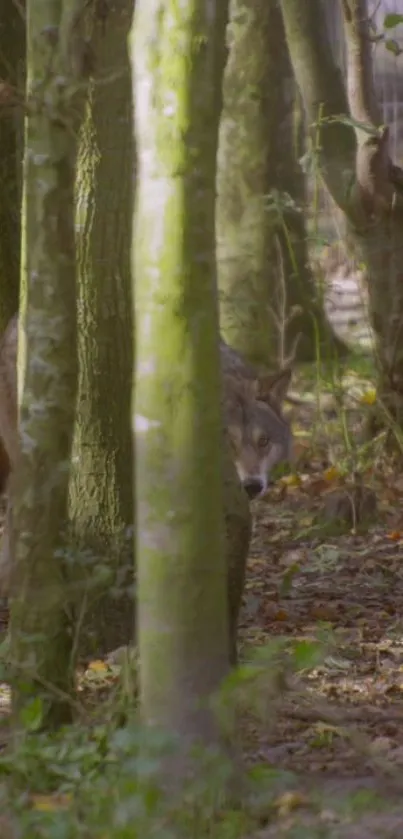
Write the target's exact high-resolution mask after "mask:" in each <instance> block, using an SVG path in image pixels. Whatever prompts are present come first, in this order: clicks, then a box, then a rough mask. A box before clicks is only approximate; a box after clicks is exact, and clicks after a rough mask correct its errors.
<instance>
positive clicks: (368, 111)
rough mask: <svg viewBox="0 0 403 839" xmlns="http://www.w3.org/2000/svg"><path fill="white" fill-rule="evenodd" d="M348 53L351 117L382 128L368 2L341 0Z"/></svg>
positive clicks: (348, 89) (364, 0)
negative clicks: (373, 63)
mask: <svg viewBox="0 0 403 839" xmlns="http://www.w3.org/2000/svg"><path fill="white" fill-rule="evenodd" d="M341 7H342V12H343V23H344V32H345V37H346V50H347V96H348V102H349V106H350V113H351V116H352V117H353V118H354V119H355V120H357V121H358V122H363V123H367V124H369V125H374V126H379V125H381V123H382V118H381V113H380V109H379V106H378V102H377V99H376V95H375V89H374V81H373V75H372V56H371V41H370V38H369V30H368V14H367V0H341Z"/></svg>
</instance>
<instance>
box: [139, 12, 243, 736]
mask: <svg viewBox="0 0 403 839" xmlns="http://www.w3.org/2000/svg"><path fill="white" fill-rule="evenodd" d="M225 5H226V4H223V3H214V4H212V3H206V2H204V0H198V2H197V3H191V2H189V3H184V4H181V5H180V6H178V5H177V4H176V3H173V2H171V1H170V0H165V2H162V1H161V0H154V2H151V3H150V0H137V4H136V12H135V19H134V32H133V40H132V45H131V50H132V62H133V72H134V91H135V107H136V117H137V123H136V129H137V144H138V156H139V173H138V192H137V204H136V216H135V239H134V260H133V271H134V275H135V285H136V294H135V313H136V327H137V340H136V391H135V421H134V427H135V435H134V439H135V452H136V501H137V520H138V527H137V531H136V541H137V562H138V575H139V581H138V590H139V651H140V682H141V705H142V711H143V716H144V718H145V719H146V720H147V722H152V723H157V724H159V725H161V726H162V727H164V728H166V729H168V730H170V731H174V732H177V733H180V734H181V736H182V737H183V738H184V741H185V743H188V742H189V740H190V741H192V740H193V739H194V738H196V739H202V740H203V742H204V743H208V742H209V741H210V742H211V741H214V740H215V739H216V731H215V726H214V723H213V718H212V716H211V714H210V713H209V711H208V708H207V707H206V705H205V702H206V701H207V700H208V698H209V696H210V694H211V693H212V691H214V690H215V689H216V688H217V687H218V685H219V683H220V681H221V679H222V678H223V676H224V675H225V674H226V672H227V668H228V625H227V610H226V591H227V585H226V583H227V571H226V568H225V551H224V538H223V537H224V531H223V515H222V511H223V495H222V479H221V474H220V472H221V470H220V464H221V462H222V459H221V449H222V415H221V411H220V399H219V393H220V382H219V368H220V364H219V347H218V311H217V294H216V284H215V259H214V252H215V224H214V222H215V176H216V151H217V135H218V121H219V114H220V104H221V103H220V99H221V95H220V89H221V79H222V72H223V66H224V37H225V25H226V8H225ZM157 26H158V32H159V37H158V40H157V41H155V39H154V38H153V37H152V36H153V33H154V32H155V31H156V27H157Z"/></svg>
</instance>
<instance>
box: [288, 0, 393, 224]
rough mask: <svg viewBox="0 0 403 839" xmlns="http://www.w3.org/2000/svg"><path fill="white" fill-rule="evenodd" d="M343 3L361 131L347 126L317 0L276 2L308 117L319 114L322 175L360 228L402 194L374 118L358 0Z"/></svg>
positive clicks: (342, 89) (341, 91)
mask: <svg viewBox="0 0 403 839" xmlns="http://www.w3.org/2000/svg"><path fill="white" fill-rule="evenodd" d="M342 4H343V12H344V19H345V26H346V30H347V36H348V38H347V40H348V43H347V50H348V67H349V74H350V80H349V96H350V100H351V101H350V106H351V108H352V114H353V117H354V119H355V121H356V122H357V121H358V122H360V123H362V124H363V130H361V131H360V130H359V129H360V126H359V125H353V123H352V122H351V123H350V124H349V120H351V119H352V118H351V114H350V110H349V106H348V103H347V98H346V91H345V87H344V83H343V79H342V76H341V73H340V72H339V71H338V69H337V67H336V63H335V60H334V58H333V55H332V49H331V44H330V42H329V39H328V37H327V29H326V21H325V17H324V12H323V7H322V3H321V0H281V8H282V13H283V18H284V25H285V30H286V36H287V42H288V48H289V51H290V56H291V61H292V64H293V67H294V72H295V76H296V79H297V82H298V84H299V86H300V89H301V94H302V98H303V100H304V105H305V109H306V112H307V115H308V119H309V121H310V122H311V123H317V122H318V118H319V117H320V118H321V119H320V141H321V149H320V153H319V167H320V171H321V175H322V177H323V179H324V181H325V183H326V186H327V188H328V189H329V192H330V193H331V195H332V196H333V198H334V200H335V201H336V203H337V204H338V205H339V207H340V208H341V210H343V211H344V212H345V214H346V216H347V217H348V219H349V221H350V222H351V223H352V225H353V226H354V227H355V229H356V230H360V231H361V232H364V231H365V230H366V229H367V228H368V226H369V225H371V224H372V223H373V221H374V219H375V218H377V217H378V216H379V215H380V214H382V215H383V214H385V213H389V212H391V211H392V209H393V207H395V206H396V203H397V202H398V203H399V204H400V203H401V201H402V200H403V191H402V188H401V178H400V170H398V168H397V167H394V166H392V164H391V162H390V158H389V132H388V129H387V128H386V129H384V130H380V129H379V124H380V123H379V121H378V119H376V110H375V97H374V92H373V88H372V81H371V75H370V73H371V65H370V53H369V43H367V41H366V38H365V31H366V25H367V24H366V21H365V16H364V15H363V8H364V3H363V0H342ZM340 117H341V118H342V119H341V121H340ZM365 127H366V131H365ZM371 129H372V130H371ZM369 132H370V133H369ZM401 174H402V176H403V173H401Z"/></svg>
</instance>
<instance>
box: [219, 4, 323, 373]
mask: <svg viewBox="0 0 403 839" xmlns="http://www.w3.org/2000/svg"><path fill="white" fill-rule="evenodd" d="M228 34H229V57H228V63H227V67H226V70H225V75H224V110H223V115H222V120H221V127H220V144H219V156H218V204H217V241H218V284H219V292H220V319H221V328H222V332H223V335H224V337H225V339H226V340H227V341H228V342H229V343H230V344H231V345H232V346H234V347H235V348H236V349H237V350H239V351H241V352H242V353H243V354H244V355H245V356H246V357H247V358H248V360H249V361H251V362H252V363H255V364H267V363H268V361H269V360H270V359H271V361H272V363H273V362H274V361H275V362H278V361H279V360H281V361H284V360H285V359H286V358H287V356H288V355H289V354H290V353H291V354H292V351H293V348H294V346H295V341H296V337H297V336H298V335H299V336H300V339H299V357H300V358H301V359H312V358H314V357H316V355H317V353H318V351H319V348H320V347H321V348H322V350H323V349H326V350H328V349H329V348H330V344H331V343H332V342H331V340H330V330H329V329H328V328H327V326H326V323H325V318H324V315H323V311H322V309H321V306H320V302H319V300H318V299H317V294H316V289H315V285H314V281H313V277H312V274H311V271H310V268H309V262H308V250H307V237H306V230H305V225H304V216H303V212H302V211H303V209H304V203H305V194H304V175H303V172H302V170H301V167H300V165H299V162H298V160H297V156H296V155H297V149H296V146H295V143H294V139H295V137H294V134H295V132H294V125H293V116H294V109H295V99H296V85H295V80H294V76H293V71H292V67H291V64H290V59H289V54H288V49H287V44H286V40H285V34H284V27H283V24H282V18H281V12H280V10H279V9H278V7H277V4H276V3H267V2H265V0H258V2H256V0H232V4H231V21H230V24H229V27H228ZM297 307H298V308H297ZM328 345H329V346H328Z"/></svg>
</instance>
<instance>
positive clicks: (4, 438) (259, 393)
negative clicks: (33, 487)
mask: <svg viewBox="0 0 403 839" xmlns="http://www.w3.org/2000/svg"><path fill="white" fill-rule="evenodd" d="M17 351H18V315H17V314H16V315H14V317H13V318H12V319H11V320H10V322H9V324H8V326H7V328H6V330H5V332H4V334H3V337H2V338H1V340H0V492H1V491H3V490H4V489H6V490H7V491H8V495H9V489H10V479H11V477H12V472H13V469H14V468H15V465H16V461H17V456H18V397H17ZM220 359H221V372H222V394H223V419H224V425H225V426H226V428H227V432H228V435H229V439H230V442H231V449H232V453H233V457H234V462H235V465H236V469H237V472H238V475H239V478H240V481H241V483H242V485H243V487H244V489H245V491H246V493H247V495H248V497H249V498H250V499H252V498H254V497H255V496H257V495H260V494H262V493H264V492H265V490H266V489H267V486H268V482H269V478H270V471H271V469H273V467H274V466H275V465H277V464H278V463H280V462H282V461H284V460H289V459H290V458H291V451H292V433H291V428H290V424H289V423H288V421H287V420H286V419H285V417H284V416H283V414H282V410H281V405H282V401H283V399H284V397H285V395H286V392H287V389H288V386H289V383H290V379H291V370H290V369H284V370H280V371H278V372H277V373H275V374H271V375H268V374H265V375H258V374H257V372H256V371H255V370H254V369H253V368H252V367H250V366H249V365H248V364H247V363H246V362H245V361H244V359H243V358H242V357H241V356H240V355H239V353H237V352H236V351H235V350H233V349H232V348H231V347H229V346H228V344H226V343H225V341H223V340H222V339H220ZM11 519H12V510H11V503H10V501H9V500H8V501H7V512H6V519H5V524H4V534H3V546H2V550H1V551H0V597H7V596H8V591H9V582H10V580H9V577H10V558H11V545H10V539H11V532H12V521H11Z"/></svg>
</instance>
